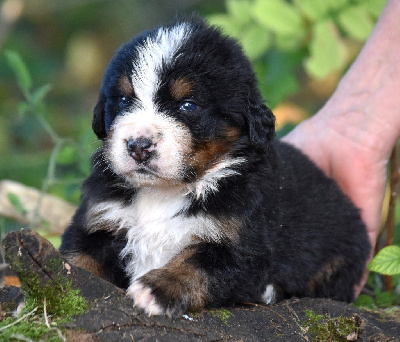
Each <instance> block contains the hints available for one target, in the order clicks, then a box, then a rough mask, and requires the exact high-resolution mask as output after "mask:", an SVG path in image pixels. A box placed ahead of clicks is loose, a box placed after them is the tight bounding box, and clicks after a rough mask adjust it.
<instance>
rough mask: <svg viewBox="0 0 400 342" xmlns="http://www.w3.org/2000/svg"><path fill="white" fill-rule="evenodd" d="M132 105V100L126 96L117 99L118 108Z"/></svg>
mask: <svg viewBox="0 0 400 342" xmlns="http://www.w3.org/2000/svg"><path fill="white" fill-rule="evenodd" d="M131 104H132V100H131V99H130V98H128V97H126V96H121V97H120V99H119V106H120V107H121V108H126V107H128V106H130V105H131Z"/></svg>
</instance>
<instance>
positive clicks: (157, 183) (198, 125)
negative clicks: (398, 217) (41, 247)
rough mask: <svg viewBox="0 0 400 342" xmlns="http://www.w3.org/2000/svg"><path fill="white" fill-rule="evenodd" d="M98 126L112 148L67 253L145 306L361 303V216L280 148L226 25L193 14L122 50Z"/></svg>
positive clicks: (169, 310) (68, 234)
mask: <svg viewBox="0 0 400 342" xmlns="http://www.w3.org/2000/svg"><path fill="white" fill-rule="evenodd" d="M93 130H94V132H95V133H96V135H97V137H98V138H99V139H100V140H102V142H103V144H102V147H101V148H100V149H99V150H97V151H96V152H95V153H94V155H93V167H92V173H91V175H90V176H89V177H88V179H87V180H86V181H85V182H84V184H83V189H82V203H81V205H80V207H79V208H78V210H77V212H76V214H75V216H74V217H73V219H72V223H71V225H70V226H69V227H68V228H67V230H66V231H65V233H64V235H63V237H62V246H61V249H60V250H61V252H62V254H63V255H64V256H65V257H66V258H67V259H68V260H69V261H70V262H71V263H73V264H75V265H77V266H79V267H82V268H84V269H87V270H89V271H91V272H94V273H95V274H97V275H99V276H101V277H103V278H105V279H107V280H109V281H110V282H112V283H114V284H116V285H118V286H119V287H122V288H126V289H127V295H128V296H129V297H131V298H132V299H133V301H134V305H135V306H136V307H138V308H141V309H143V310H144V311H145V312H146V313H148V314H150V315H151V314H154V315H159V314H167V315H176V314H180V313H182V312H185V311H187V310H199V309H200V308H203V307H217V306H222V305H231V304H233V303H240V302H263V303H275V302H277V301H278V300H280V299H283V298H288V297H291V296H297V297H305V296H307V297H330V298H334V299H336V300H341V301H348V302H351V301H352V300H353V299H354V291H353V288H354V286H355V285H356V284H359V282H360V279H361V277H362V274H363V271H364V268H365V266H366V260H367V258H368V256H369V253H370V244H369V241H368V237H367V233H366V228H365V226H364V224H363V222H362V221H361V219H360V215H359V210H358V209H357V208H355V206H354V205H353V204H352V203H351V201H350V200H349V199H348V198H347V197H346V196H345V195H344V194H343V193H342V192H341V190H340V189H339V187H338V186H337V184H336V183H335V182H334V181H333V180H332V179H329V178H327V177H326V176H325V175H324V173H323V172H322V171H321V170H319V169H318V168H317V167H316V166H315V165H314V164H313V163H312V162H311V161H310V160H309V159H308V158H307V157H306V156H305V155H303V154H302V153H301V152H300V151H298V150H297V149H295V148H294V147H292V146H290V145H288V144H286V143H284V142H281V141H279V140H276V139H275V140H274V139H273V138H274V135H275V118H274V115H273V114H272V112H271V111H270V110H269V109H268V108H267V107H266V106H265V105H264V102H263V99H262V97H261V95H260V92H259V90H258V88H257V81H256V77H255V74H254V72H253V70H252V66H251V64H250V62H249V60H248V59H247V58H246V57H245V55H244V54H243V51H242V49H241V47H240V46H239V45H238V44H237V43H236V42H235V41H234V40H233V39H231V38H229V37H226V36H223V35H222V34H221V32H220V31H219V30H218V29H217V28H215V27H210V26H209V25H208V24H206V23H205V22H203V21H202V20H201V19H198V18H189V19H184V20H179V21H176V22H174V23H173V24H172V25H169V26H164V27H160V28H157V29H155V30H153V31H147V32H144V33H142V34H140V35H139V36H137V37H136V38H134V39H133V40H131V41H130V42H128V43H127V44H125V45H123V46H122V47H121V48H120V49H119V50H118V51H117V53H116V54H115V56H114V58H113V59H112V61H111V63H110V64H109V66H108V68H107V69H106V72H105V75H104V79H103V82H102V86H101V91H100V96H99V100H98V103H97V105H96V107H95V110H94V118H93ZM332 143H334V142H332Z"/></svg>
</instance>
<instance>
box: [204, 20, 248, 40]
mask: <svg viewBox="0 0 400 342" xmlns="http://www.w3.org/2000/svg"><path fill="white" fill-rule="evenodd" d="M208 22H209V23H210V24H211V25H215V26H218V27H219V28H221V30H222V31H223V32H224V34H226V35H228V36H232V37H235V38H239V37H240V33H241V31H242V24H241V23H240V22H235V20H234V19H232V17H230V16H228V15H226V14H214V15H210V16H208Z"/></svg>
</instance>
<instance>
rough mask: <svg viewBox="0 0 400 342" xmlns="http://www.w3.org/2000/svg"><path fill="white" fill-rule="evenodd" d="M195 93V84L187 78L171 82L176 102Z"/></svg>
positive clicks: (172, 93) (171, 89)
mask: <svg viewBox="0 0 400 342" xmlns="http://www.w3.org/2000/svg"><path fill="white" fill-rule="evenodd" d="M192 91H193V84H192V82H190V81H189V80H188V79H187V78H185V77H180V78H178V79H173V80H171V82H170V92H171V95H172V97H173V98H174V99H175V100H176V101H181V100H183V99H184V98H185V97H188V96H189V95H190V93H191V92H192Z"/></svg>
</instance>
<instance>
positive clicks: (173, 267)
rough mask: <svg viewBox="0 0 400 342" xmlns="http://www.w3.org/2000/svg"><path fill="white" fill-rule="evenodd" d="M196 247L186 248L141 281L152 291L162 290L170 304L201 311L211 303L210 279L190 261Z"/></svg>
mask: <svg viewBox="0 0 400 342" xmlns="http://www.w3.org/2000/svg"><path fill="white" fill-rule="evenodd" d="M194 253H195V247H192V248H190V247H189V248H186V249H185V250H183V251H182V252H181V253H180V254H178V255H177V256H176V257H174V258H172V259H171V261H170V262H168V263H167V264H166V265H165V266H164V267H162V268H160V269H155V270H152V271H150V272H148V273H147V274H145V275H144V276H143V277H141V278H140V279H139V280H140V281H141V282H142V283H144V284H146V285H149V286H150V287H151V288H152V289H154V288H156V289H160V290H161V291H162V292H163V296H164V298H166V299H167V300H168V301H169V302H172V303H173V302H175V303H186V304H187V307H188V309H189V310H199V309H201V308H203V307H204V306H205V305H206V304H207V303H208V301H209V299H210V298H209V293H208V277H207V275H206V274H205V272H204V271H202V270H201V269H198V268H196V267H195V266H194V265H193V264H192V263H191V262H190V261H189V259H190V257H192V256H193V254H194Z"/></svg>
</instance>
